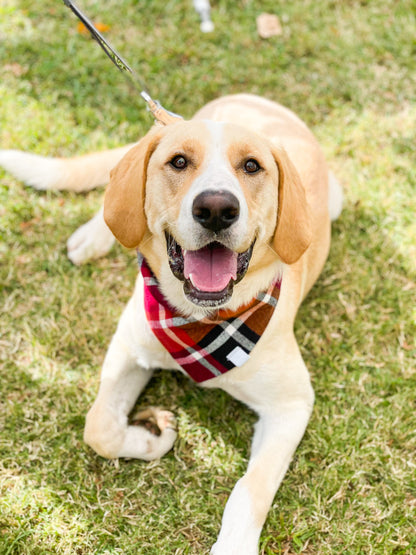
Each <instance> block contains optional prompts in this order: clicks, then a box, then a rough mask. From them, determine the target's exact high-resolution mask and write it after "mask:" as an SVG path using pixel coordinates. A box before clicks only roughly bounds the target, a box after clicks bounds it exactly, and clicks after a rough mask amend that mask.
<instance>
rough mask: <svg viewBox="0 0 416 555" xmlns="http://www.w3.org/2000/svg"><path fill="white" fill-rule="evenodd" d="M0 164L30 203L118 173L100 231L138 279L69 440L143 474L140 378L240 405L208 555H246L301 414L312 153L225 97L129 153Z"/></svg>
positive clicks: (325, 225)
mask: <svg viewBox="0 0 416 555" xmlns="http://www.w3.org/2000/svg"><path fill="white" fill-rule="evenodd" d="M0 163H1V164H2V165H3V166H4V167H6V168H8V169H9V170H11V171H12V172H14V173H15V174H17V175H18V176H20V177H21V178H23V179H24V180H26V181H28V182H30V183H31V184H32V185H35V186H37V187H39V188H67V189H72V190H85V189H88V188H91V187H93V186H95V185H97V184H99V183H102V182H105V181H106V180H107V179H108V173H109V170H110V169H111V168H112V166H113V165H115V164H116V163H118V165H117V166H116V167H115V169H114V170H113V171H112V172H111V179H110V184H109V187H108V189H107V192H106V197H105V205H104V218H105V221H106V222H107V225H108V227H109V228H110V229H111V231H112V233H113V234H114V235H115V237H116V238H117V239H118V240H119V241H120V242H121V243H122V244H123V245H125V246H127V247H134V248H137V249H138V250H139V251H140V254H141V257H142V258H141V268H142V272H141V273H140V274H139V276H138V278H137V283H136V287H135V291H134V293H133V296H132V298H131V300H130V301H129V303H128V305H127V307H126V308H125V310H124V312H123V315H122V317H121V319H120V322H119V325H118V328H117V331H116V333H115V335H114V337H113V339H112V341H111V344H110V347H109V350H108V353H107V356H106V358H105V362H104V366H103V370H102V375H101V385H100V389H99V392H98V396H97V398H96V401H95V403H94V405H93V406H92V408H91V410H90V411H89V413H88V415H87V421H86V428H85V440H86V442H87V443H88V444H89V445H90V446H92V447H93V449H95V451H96V452H97V453H99V454H100V455H102V456H104V457H110V458H116V457H135V458H141V459H145V460H152V459H155V458H158V457H161V456H162V455H164V454H165V453H166V452H167V451H169V450H170V449H171V448H172V446H173V444H174V441H175V437H176V431H175V420H174V417H173V415H172V414H171V413H170V412H168V411H163V410H161V409H156V408H151V409H149V410H147V411H144V412H143V413H140V414H139V415H137V416H136V417H135V419H134V422H131V421H130V422H129V420H128V415H129V413H130V411H131V410H132V407H133V406H134V404H135V402H136V400H137V398H138V396H139V395H140V393H141V391H142V390H143V388H144V387H145V385H146V384H147V382H148V381H149V379H150V377H151V375H152V371H153V369H155V368H166V369H178V370H182V371H186V372H187V373H188V374H189V375H190V376H191V377H192V378H193V379H195V380H196V381H198V382H200V383H201V385H202V386H203V387H208V388H221V389H223V390H225V391H227V392H228V393H229V394H230V395H232V396H233V397H235V398H237V399H239V400H240V401H242V402H243V403H245V404H247V405H248V406H249V407H251V408H252V409H253V410H255V411H256V413H257V414H258V416H259V420H258V423H257V424H256V427H255V434H254V438H253V444H252V450H251V456H250V461H249V464H248V469H247V472H246V473H245V475H244V476H243V477H242V478H241V479H240V480H239V481H238V483H237V484H236V486H235V487H234V489H233V491H232V493H231V496H230V498H229V500H228V502H227V505H226V508H225V512H224V516H223V521H222V526H221V530H220V533H219V536H218V539H217V541H216V543H215V545H214V546H213V547H212V551H211V553H213V554H215V555H232V554H235V555H244V554H245V555H254V554H256V553H258V540H259V536H260V532H261V529H262V526H263V523H264V520H265V518H266V515H267V512H268V510H269V508H270V506H271V503H272V500H273V497H274V495H275V493H276V490H277V489H278V487H279V484H280V482H281V480H282V479H283V477H284V475H285V472H286V470H287V468H288V465H289V463H290V460H291V458H292V456H293V453H294V451H295V449H296V447H297V445H298V443H299V442H300V440H301V438H302V436H303V433H304V431H305V428H306V425H307V422H308V419H309V416H310V413H311V410H312V405H313V399H314V394H313V390H312V387H311V384H310V379H309V375H308V371H307V369H306V367H305V364H304V362H303V360H302V357H301V355H300V352H299V347H298V345H297V342H296V339H295V336H294V333H293V324H294V320H295V316H296V313H297V310H298V308H299V305H300V303H301V302H302V300H303V299H304V298H305V295H306V294H307V293H308V291H309V290H310V288H311V287H312V285H313V283H314V282H315V280H316V279H317V277H318V276H319V273H320V272H321V269H322V267H323V265H324V262H325V260H326V257H327V254H328V250H329V244H330V219H331V218H332V219H334V218H335V217H337V215H338V214H339V212H340V210H341V204H342V194H341V191H340V187H339V185H338V183H337V181H336V179H335V178H334V177H333V176H332V175H331V174H329V172H328V168H327V166H326V163H325V160H324V156H323V154H322V152H321V149H320V147H319V145H318V143H317V141H316V140H315V138H314V137H313V135H312V134H311V132H310V131H309V130H308V128H307V127H306V125H305V124H304V123H303V122H302V121H300V120H299V118H298V117H297V116H295V115H294V114H293V113H292V112H290V111H289V110H287V109H286V108H284V107H282V106H280V105H278V104H275V103H273V102H270V101H268V100H265V99H263V98H259V97H256V96H251V95H237V96H229V97H225V98H220V99H218V100H216V101H214V102H211V103H210V104H208V105H207V106H205V107H204V108H202V110H200V111H199V112H198V113H197V114H196V116H195V117H194V118H193V119H192V120H191V121H178V122H177V123H174V124H172V125H168V126H166V127H157V126H156V127H154V128H153V129H152V130H151V131H150V132H149V133H148V134H147V135H146V136H145V137H144V138H143V139H142V140H141V141H140V142H139V143H138V144H136V145H134V146H133V145H129V146H128V147H123V148H121V149H117V150H115V151H110V152H106V153H101V154H94V155H90V156H86V157H80V158H77V159H72V160H54V159H47V158H41V157H33V156H32V155H28V154H24V153H19V152H16V151H3V152H2V153H1V154H0ZM102 216H103V212H102V211H100V213H99V214H98V215H97V216H96V217H95V218H94V219H93V220H92V221H91V222H89V223H88V224H86V225H85V226H83V227H82V228H81V229H80V230H78V231H77V232H76V233H75V234H74V236H73V237H72V238H71V239H70V241H69V244H68V247H69V255H70V257H71V258H72V259H73V260H74V261H75V262H77V263H80V262H82V261H84V260H86V259H87V258H89V257H94V256H99V255H102V254H104V253H105V252H106V251H107V250H108V249H109V248H110V246H111V244H112V236H111V234H110V232H109V230H108V229H107V227H106V226H105V224H104V221H103V217H102ZM149 422H151V424H149ZM138 424H145V426H141V425H138Z"/></svg>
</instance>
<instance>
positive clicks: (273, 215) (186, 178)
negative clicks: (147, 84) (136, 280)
mask: <svg viewBox="0 0 416 555" xmlns="http://www.w3.org/2000/svg"><path fill="white" fill-rule="evenodd" d="M104 214H105V219H106V222H107V224H108V226H109V227H110V229H111V230H112V231H113V233H114V235H115V236H116V237H117V239H118V240H119V241H120V242H121V243H122V244H123V245H125V246H127V247H139V248H140V250H141V251H142V253H143V254H144V255H145V257H146V258H147V259H148V260H149V263H150V265H151V267H152V269H153V271H154V272H155V273H156V275H157V277H158V278H159V279H160V278H161V274H163V268H165V269H166V268H167V267H169V271H170V276H171V277H172V276H174V278H176V280H178V282H180V284H181V287H182V289H183V292H184V294H185V297H186V299H187V300H188V301H189V302H191V303H192V304H193V305H196V306H198V307H206V308H215V307H219V306H224V305H226V304H227V302H228V301H230V299H231V297H232V295H233V288H234V285H235V284H236V283H238V282H240V281H241V280H243V278H244V276H245V275H246V274H247V272H253V271H255V269H256V265H257V266H261V265H262V264H264V263H265V258H266V259H267V260H268V261H270V260H271V258H273V257H274V258H275V259H276V258H277V257H276V254H275V253H277V255H278V256H279V257H280V259H281V261H283V262H285V263H288V264H291V263H293V262H295V261H296V260H297V259H298V258H299V257H300V256H301V255H302V253H303V252H304V251H305V249H306V248H307V246H308V245H309V241H310V237H309V225H308V214H307V206H306V200H305V194H304V190H303V187H302V185H301V183H300V180H299V177H298V175H297V172H296V171H295V169H294V168H293V166H292V164H291V163H290V161H289V159H288V157H287V155H286V154H285V153H284V151H281V150H279V149H276V148H275V147H272V145H271V144H270V143H269V142H268V141H267V140H264V139H263V138H261V137H260V136H257V135H256V134H254V133H252V132H249V131H247V130H245V129H244V128H242V127H239V126H235V125H231V124H223V123H217V122H209V121H197V120H194V121H188V122H178V123H176V124H173V125H169V126H167V127H165V128H159V129H154V130H152V131H151V132H150V133H149V134H148V135H146V137H144V139H142V141H140V143H139V144H138V145H137V146H135V147H134V148H133V149H132V150H131V151H130V152H129V153H128V154H127V155H126V156H125V157H124V158H123V160H122V161H121V162H120V163H119V165H118V166H117V167H116V168H115V169H114V170H113V172H112V175H111V181H110V185H109V187H108V190H107V194H106V199H105V210H104ZM270 247H272V249H274V252H273V251H272V249H270ZM270 257H271V258H270ZM158 274H159V275H158Z"/></svg>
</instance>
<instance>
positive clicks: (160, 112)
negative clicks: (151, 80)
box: [140, 91, 183, 125]
mask: <svg viewBox="0 0 416 555" xmlns="http://www.w3.org/2000/svg"><path fill="white" fill-rule="evenodd" d="M140 95H141V97H142V98H143V99H144V101H145V102H146V104H147V109H148V111H149V112H150V113H151V114H152V115H153V117H154V118H155V120H156V121H158V122H160V123H161V124H162V125H170V124H171V123H176V122H177V121H178V120H182V119H183V117H182V116H180V115H178V114H175V113H174V112H170V111H169V110H166V108H164V107H163V106H162V104H161V103H160V102H159V101H158V100H153V98H152V97H151V96H150V94H148V93H147V92H146V91H142V92H141V93H140Z"/></svg>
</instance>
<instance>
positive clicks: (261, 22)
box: [257, 13, 283, 39]
mask: <svg viewBox="0 0 416 555" xmlns="http://www.w3.org/2000/svg"><path fill="white" fill-rule="evenodd" d="M257 32H258V34H259V37H261V38H262V39H269V38H270V37H275V36H278V35H281V34H282V33H283V29H282V25H281V23H280V20H279V18H278V17H277V15H274V14H271V13H262V14H260V15H259V16H258V18H257Z"/></svg>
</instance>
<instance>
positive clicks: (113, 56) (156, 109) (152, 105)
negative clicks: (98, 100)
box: [63, 0, 182, 125]
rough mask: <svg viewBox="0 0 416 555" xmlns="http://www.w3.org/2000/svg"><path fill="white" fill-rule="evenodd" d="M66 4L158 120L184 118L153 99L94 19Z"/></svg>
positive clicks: (166, 120) (67, 0) (161, 121)
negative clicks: (94, 22) (98, 27)
mask: <svg viewBox="0 0 416 555" xmlns="http://www.w3.org/2000/svg"><path fill="white" fill-rule="evenodd" d="M63 2H64V4H65V5H66V6H67V7H68V8H70V9H71V10H72V12H73V13H74V14H75V15H76V16H77V17H78V19H79V20H80V21H81V22H82V23H83V24H84V25H85V27H86V28H87V29H88V31H89V32H90V33H91V36H92V38H93V39H94V40H96V41H97V42H98V44H99V45H100V46H101V48H102V49H103V50H104V52H105V53H106V55H107V56H108V58H110V60H111V61H112V62H113V64H114V65H115V66H116V67H117V68H118V69H119V70H120V71H121V72H122V73H123V75H125V76H126V77H128V78H129V80H130V82H131V83H132V84H133V86H134V88H135V89H137V90H138V91H139V92H140V96H141V97H142V98H143V99H144V101H145V102H146V104H147V107H148V109H149V111H150V112H151V113H152V114H153V117H154V118H155V120H156V121H158V122H160V123H162V124H163V125H169V124H170V123H174V122H176V121H178V119H182V117H181V116H179V115H178V114H175V113H173V112H169V111H168V110H166V109H165V108H163V106H162V105H161V104H160V102H158V101H157V100H153V98H152V97H151V96H150V94H149V93H148V90H147V87H146V84H145V82H144V81H143V79H141V78H140V77H139V76H138V75H137V73H136V72H135V71H133V70H132V68H131V67H130V66H129V65H128V63H127V62H126V61H125V60H124V59H123V58H122V57H121V56H120V54H118V52H117V51H116V50H115V49H114V48H113V47H112V46H110V44H109V43H108V42H107V40H106V39H105V38H104V37H103V35H102V34H101V33H100V32H99V31H98V29H96V28H95V27H94V24H93V23H92V21H91V20H90V19H89V18H88V17H87V16H86V15H85V14H84V13H83V12H82V11H81V10H80V9H79V8H78V7H77V6H76V5H75V4H74V3H73V2H71V1H70V0H63Z"/></svg>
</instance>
